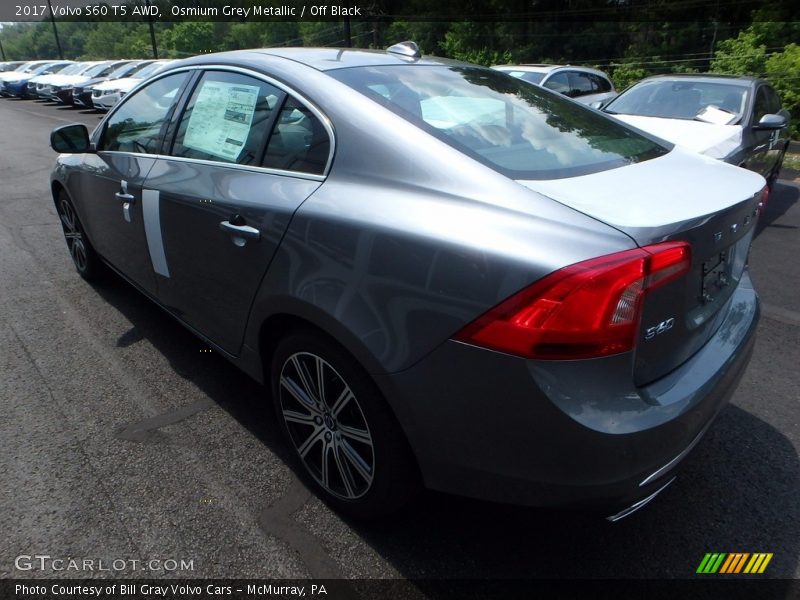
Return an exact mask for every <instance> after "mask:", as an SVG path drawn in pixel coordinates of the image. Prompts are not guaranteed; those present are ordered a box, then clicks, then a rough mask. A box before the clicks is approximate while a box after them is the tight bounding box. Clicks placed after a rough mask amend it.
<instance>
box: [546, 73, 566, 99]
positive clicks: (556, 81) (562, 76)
mask: <svg viewBox="0 0 800 600" xmlns="http://www.w3.org/2000/svg"><path fill="white" fill-rule="evenodd" d="M543 86H544V87H546V88H547V89H548V90H553V91H554V92H558V93H560V94H564V95H565V96H566V95H569V77H568V76H567V73H566V72H565V71H561V72H560V73H556V74H555V75H553V76H552V77H550V79H548V80H547V81H545V82H544V84H543Z"/></svg>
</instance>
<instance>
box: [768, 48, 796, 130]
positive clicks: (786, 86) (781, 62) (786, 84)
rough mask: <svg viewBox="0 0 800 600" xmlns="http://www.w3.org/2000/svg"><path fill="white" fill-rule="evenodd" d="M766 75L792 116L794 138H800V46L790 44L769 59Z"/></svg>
mask: <svg viewBox="0 0 800 600" xmlns="http://www.w3.org/2000/svg"><path fill="white" fill-rule="evenodd" d="M766 75H767V79H769V81H770V83H772V85H773V86H775V91H777V92H778V95H780V97H781V100H782V101H783V106H784V107H785V108H786V110H788V111H789V112H790V113H791V114H792V124H791V131H792V137H793V138H795V139H797V138H798V137H800V85H799V84H800V46H798V45H797V44H789V45H788V46H786V49H785V50H784V51H783V52H780V53H778V54H773V55H772V56H770V57H769V58H768V59H767V63H766Z"/></svg>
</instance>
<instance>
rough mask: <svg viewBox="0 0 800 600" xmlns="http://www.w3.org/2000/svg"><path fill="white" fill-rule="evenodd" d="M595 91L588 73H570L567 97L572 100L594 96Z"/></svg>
mask: <svg viewBox="0 0 800 600" xmlns="http://www.w3.org/2000/svg"><path fill="white" fill-rule="evenodd" d="M595 91H596V90H595V89H594V86H593V85H592V80H591V79H590V77H589V74H588V73H583V72H581V71H570V72H569V93H568V94H567V96H569V97H570V98H578V97H580V96H586V95H588V94H593V93H594V92H595Z"/></svg>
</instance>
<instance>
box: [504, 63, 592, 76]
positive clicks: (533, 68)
mask: <svg viewBox="0 0 800 600" xmlns="http://www.w3.org/2000/svg"><path fill="white" fill-rule="evenodd" d="M492 68H493V69H497V70H498V71H526V72H528V73H552V72H553V71H557V70H559V69H569V70H570V71H584V72H587V73H594V74H596V75H602V76H603V77H605V78H606V79H608V75H606V74H605V73H603V71H601V70H600V69H594V68H592V67H581V66H578V65H534V64H522V65H497V66H494V67H492Z"/></svg>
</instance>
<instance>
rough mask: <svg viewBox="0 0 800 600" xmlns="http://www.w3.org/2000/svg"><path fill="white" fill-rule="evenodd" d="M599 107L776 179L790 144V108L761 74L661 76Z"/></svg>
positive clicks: (618, 117)
mask: <svg viewBox="0 0 800 600" xmlns="http://www.w3.org/2000/svg"><path fill="white" fill-rule="evenodd" d="M603 110H604V111H605V112H606V113H608V114H610V115H613V116H614V117H616V118H617V119H619V120H620V121H623V122H624V123H627V124H629V125H633V126H634V127H637V128H639V129H642V130H644V131H647V132H649V133H651V134H653V135H657V136H658V137H660V138H662V139H665V140H668V141H670V142H672V143H674V144H679V145H681V146H684V147H686V148H689V149H691V150H694V151H696V152H700V153H702V154H705V155H706V156H710V157H712V158H718V159H720V160H723V161H725V162H728V163H731V164H733V165H737V166H740V167H744V168H745V169H750V170H751V171H755V172H756V173H760V174H761V175H763V176H764V178H766V180H767V183H768V184H769V187H770V188H772V186H773V185H774V184H775V181H776V180H777V178H778V175H779V174H780V170H781V166H782V164H783V157H784V155H785V154H786V151H787V149H788V147H789V139H790V136H789V118H790V115H789V112H788V111H787V110H785V109H784V108H783V107H782V106H781V100H780V98H779V97H778V94H777V93H776V92H775V90H774V89H773V88H772V86H771V85H770V84H769V83H768V82H767V81H764V80H763V79H758V78H755V77H737V76H730V75H659V76H655V77H648V78H647V79H643V80H642V81H640V82H639V83H636V84H635V85H633V86H631V87H629V88H628V89H626V90H625V91H624V92H622V93H621V94H620V95H619V96H617V98H615V99H614V100H612V101H611V102H609V103H608V104H606V105H605V106H604V107H603Z"/></svg>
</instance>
